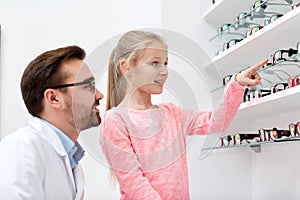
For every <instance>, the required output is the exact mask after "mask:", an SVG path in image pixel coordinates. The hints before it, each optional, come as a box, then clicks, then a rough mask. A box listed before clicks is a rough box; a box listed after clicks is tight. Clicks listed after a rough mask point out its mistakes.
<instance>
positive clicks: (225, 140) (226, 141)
mask: <svg viewBox="0 0 300 200" xmlns="http://www.w3.org/2000/svg"><path fill="white" fill-rule="evenodd" d="M232 140H233V137H232V136H231V135H227V136H224V137H220V146H221V147H223V146H230V145H231V143H233V141H232Z"/></svg>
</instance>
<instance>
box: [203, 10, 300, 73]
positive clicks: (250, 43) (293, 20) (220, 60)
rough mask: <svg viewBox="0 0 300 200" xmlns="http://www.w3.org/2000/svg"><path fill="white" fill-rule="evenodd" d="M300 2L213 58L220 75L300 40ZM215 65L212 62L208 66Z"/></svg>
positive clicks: (261, 58)
mask: <svg viewBox="0 0 300 200" xmlns="http://www.w3.org/2000/svg"><path fill="white" fill-rule="evenodd" d="M299 23H300V6H299V7H297V8H296V9H294V10H291V11H290V12H288V13H286V14H285V15H284V16H282V17H280V18H279V19H277V20H276V21H274V22H272V23H271V24H269V25H267V26H265V27H264V28H263V29H261V30H259V31H258V32H256V33H254V34H253V35H251V36H250V37H248V38H245V39H244V40H242V41H241V42H239V43H237V44H236V45H234V46H232V47H231V48H229V49H227V50H226V51H224V52H223V53H221V54H220V55H218V56H216V57H214V58H213V63H214V64H215V65H216V67H217V68H218V70H219V72H220V75H222V76H225V75H227V74H232V73H235V72H238V71H239V70H240V69H242V68H246V67H248V66H251V65H253V64H255V63H257V62H259V61H262V60H264V59H267V58H270V55H271V54H273V53H274V52H275V51H276V50H279V49H288V48H291V47H292V48H296V44H297V42H299V41H300V28H299V27H298V26H297V24H299ZM207 67H211V66H207Z"/></svg>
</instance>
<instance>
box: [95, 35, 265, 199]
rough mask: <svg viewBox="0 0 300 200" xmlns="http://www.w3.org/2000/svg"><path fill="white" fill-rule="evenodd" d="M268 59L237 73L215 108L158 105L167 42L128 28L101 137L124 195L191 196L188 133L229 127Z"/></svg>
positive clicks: (114, 65)
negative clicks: (156, 97) (154, 101)
mask: <svg viewBox="0 0 300 200" xmlns="http://www.w3.org/2000/svg"><path fill="white" fill-rule="evenodd" d="M266 62H267V61H263V62H261V63H259V64H257V65H255V66H253V67H250V68H248V69H247V70H245V71H243V72H241V73H239V74H236V75H234V76H233V77H234V78H232V80H231V81H230V82H229V83H228V85H227V87H226V89H225V95H224V99H223V101H222V103H221V104H220V105H219V106H218V109H217V110H216V111H215V112H194V111H189V110H183V109H181V108H180V107H177V106H175V105H173V104H171V103H168V104H157V105H154V104H152V101H151V95H152V94H160V93H162V91H163V86H164V83H165V81H166V79H167V77H168V70H167V64H168V52H167V45H166V43H165V42H164V40H163V39H162V38H161V37H160V36H158V35H156V34H154V33H151V32H144V31H130V32H127V33H125V34H124V35H123V36H122V37H121V38H120V40H119V42H118V44H117V46H116V47H115V49H114V50H113V52H112V53H111V56H110V63H109V72H108V73H109V77H108V95H107V96H108V98H107V110H108V111H107V112H106V113H105V115H104V119H103V123H102V126H101V139H100V143H101V146H102V149H103V152H104V154H105V156H106V159H107V161H108V163H109V164H110V167H111V169H112V171H113V172H114V174H115V176H116V178H117V180H118V182H119V185H120V191H121V199H137V200H143V199H147V200H151V199H155V200H158V199H172V200H174V199H180V200H183V199H184V200H186V199H189V185H188V172H187V161H186V151H185V150H186V149H185V147H186V143H185V141H186V136H188V135H192V134H199V135H201V134H208V133H212V132H222V131H224V130H225V129H226V128H227V127H228V125H229V123H230V121H231V120H232V118H233V117H234V114H235V113H236V112H237V110H238V108H239V105H240V103H241V100H242V97H243V94H244V89H245V87H246V86H255V85H257V84H259V83H260V77H259V75H258V73H257V72H256V71H257V69H259V68H260V67H261V66H262V65H263V64H264V63H266ZM214 113H216V115H215V114H214ZM220 115H221V116H223V118H224V121H222V122H221V121H220V120H218V116H220ZM217 124H218V125H217ZM220 124H221V125H220ZM211 127H214V128H213V129H212V128H211ZM216 127H217V128H216Z"/></svg>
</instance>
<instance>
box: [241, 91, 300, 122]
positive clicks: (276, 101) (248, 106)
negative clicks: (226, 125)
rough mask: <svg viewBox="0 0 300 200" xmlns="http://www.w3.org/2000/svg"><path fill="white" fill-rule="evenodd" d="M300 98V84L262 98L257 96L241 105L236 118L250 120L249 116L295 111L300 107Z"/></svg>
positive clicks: (267, 115)
mask: <svg viewBox="0 0 300 200" xmlns="http://www.w3.org/2000/svg"><path fill="white" fill-rule="evenodd" d="M299 98H300V86H295V87H292V88H289V89H286V90H283V91H280V92H276V93H273V94H271V95H267V96H264V97H261V98H255V99H253V100H252V101H248V102H245V103H242V104H241V105H240V107H239V111H238V112H237V114H236V118H237V119H239V121H240V120H249V116H256V118H263V117H269V116H272V115H277V114H278V113H285V112H289V111H295V110H297V109H300V104H299ZM237 123H238V122H237Z"/></svg>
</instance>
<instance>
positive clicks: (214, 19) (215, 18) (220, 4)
mask: <svg viewBox="0 0 300 200" xmlns="http://www.w3.org/2000/svg"><path fill="white" fill-rule="evenodd" d="M253 2H254V1H253V0H243V1H238V2H237V1H236V0H219V1H217V2H216V3H215V4H213V5H212V6H211V7H210V8H209V9H208V10H206V12H204V13H203V15H202V18H204V19H205V20H206V21H207V22H208V23H210V24H212V25H214V26H219V25H221V24H223V23H224V22H232V21H233V18H234V16H236V15H237V14H238V13H241V12H245V11H249V9H250V5H251V4H253ZM245 8H246V9H248V10H245ZM220 15H221V16H220Z"/></svg>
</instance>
